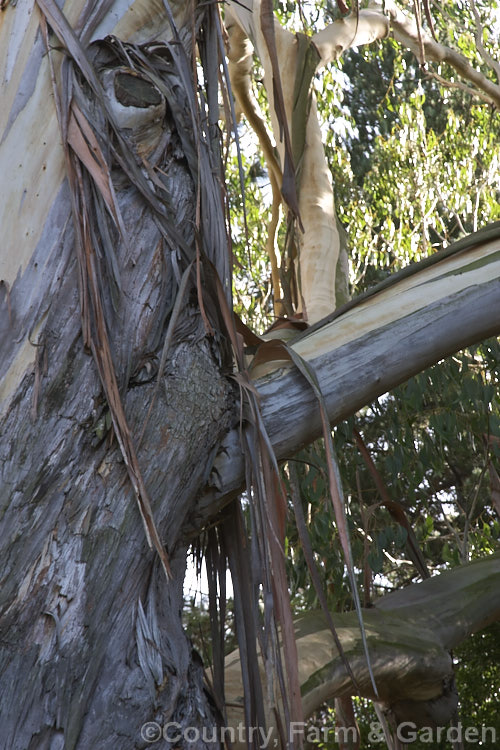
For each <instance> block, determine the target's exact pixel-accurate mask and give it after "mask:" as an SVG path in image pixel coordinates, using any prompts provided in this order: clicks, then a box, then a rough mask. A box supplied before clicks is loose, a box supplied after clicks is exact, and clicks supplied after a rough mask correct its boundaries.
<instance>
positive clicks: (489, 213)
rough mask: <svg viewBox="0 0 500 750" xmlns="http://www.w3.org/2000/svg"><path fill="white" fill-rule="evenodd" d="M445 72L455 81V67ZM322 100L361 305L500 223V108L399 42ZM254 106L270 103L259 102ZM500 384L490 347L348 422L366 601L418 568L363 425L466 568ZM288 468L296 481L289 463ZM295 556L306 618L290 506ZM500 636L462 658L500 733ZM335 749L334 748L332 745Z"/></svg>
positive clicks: (331, 579)
mask: <svg viewBox="0 0 500 750" xmlns="http://www.w3.org/2000/svg"><path fill="white" fill-rule="evenodd" d="M476 4H477V7H478V11H479V13H480V14H481V17H482V20H483V24H484V28H485V30H486V29H489V28H491V25H492V17H493V15H492V14H494V13H495V12H498V3H497V2H493V3H480V2H477V3H476ZM275 8H276V10H277V12H278V16H279V18H280V20H281V21H282V22H283V23H286V24H288V25H289V26H290V25H295V26H296V27H297V28H303V27H304V26H305V27H306V28H307V29H310V30H315V29H316V28H321V27H322V26H323V25H324V24H325V21H331V20H333V19H334V18H336V17H338V10H337V8H336V4H335V3H334V2H331V1H330V0H327V1H326V2H316V3H305V2H303V3H302V4H301V5H300V6H299V4H297V3H290V2H275ZM433 8H434V9H435V13H436V17H435V25H436V31H437V34H438V35H439V36H440V38H441V39H442V40H443V41H448V42H449V43H450V44H453V45H454V46H455V47H456V48H458V49H459V50H460V51H461V52H462V53H463V54H464V55H465V56H466V57H468V58H469V59H471V60H473V62H474V64H476V66H477V67H478V68H481V69H482V70H483V72H484V73H485V74H486V75H488V76H492V73H491V70H489V69H488V68H487V67H486V65H485V64H484V60H483V59H481V57H480V56H479V55H478V52H477V46H476V41H475V39H474V35H473V27H472V23H471V16H470V14H469V11H468V7H467V9H466V7H465V5H464V4H463V3H449V2H446V3H445V4H444V5H443V6H442V7H440V8H439V9H436V8H437V6H433ZM301 10H302V11H303V12H302V13H301V12H300V11H301ZM491 38H492V35H491V34H490V35H488V34H486V31H485V32H484V34H483V41H484V44H485V47H486V50H487V51H489V52H490V53H491V54H494V55H495V54H496V55H498V50H493V49H492V43H491V41H490V40H491ZM434 72H436V73H437V74H438V75H440V76H442V77H443V78H445V79H446V78H447V79H448V80H450V81H451V82H452V83H454V82H455V77H454V74H453V73H452V72H451V71H450V70H447V69H446V68H445V67H440V66H437V67H435V68H434ZM315 89H316V93H317V98H318V109H319V113H320V117H321V118H322V126H323V133H324V142H325V149H326V156H327V159H328V163H329V166H330V169H331V172H332V177H333V182H334V190H335V198H336V206H337V213H338V216H339V218H340V220H341V222H342V225H343V226H344V228H345V229H346V230H347V233H348V237H349V251H350V281H351V290H352V293H353V294H357V293H360V292H362V291H364V290H365V289H367V288H369V287H370V286H371V285H373V284H374V283H376V282H377V281H379V280H380V279H382V278H384V277H386V276H387V275H389V274H391V273H393V272H394V271H397V270H399V269H400V268H401V267H403V266H405V265H407V264H409V263H412V262H415V261H417V260H419V259H420V258H422V257H424V256H426V255H428V254H430V253H432V252H435V251H436V250H437V249H439V248H440V247H442V246H446V245H447V244H449V243H450V242H452V241H454V240H455V239H457V238H459V237H461V236H463V235H465V234H467V233H469V232H472V231H474V230H476V229H479V228H481V227H483V226H485V225H486V224H488V223H490V222H493V221H495V220H497V219H500V204H499V198H500V183H499V179H498V173H499V168H500V118H499V117H498V114H497V113H496V112H494V111H492V109H491V107H490V106H489V105H488V104H485V103H484V102H482V101H481V100H480V99H477V98H475V99H471V97H470V96H469V94H468V93H466V92H465V91H463V90H462V89H460V88H456V87H453V88H449V87H447V86H445V85H443V83H442V82H441V80H438V79H436V78H435V77H432V76H431V75H429V73H428V71H424V70H421V69H420V68H419V66H418V65H417V63H416V61H415V59H414V57H413V56H412V55H411V54H410V53H409V52H406V51H404V50H403V51H402V50H401V49H400V48H399V47H398V46H397V45H396V44H395V42H394V41H392V40H390V39H389V40H385V41H384V42H383V43H380V44H375V45H373V46H371V47H369V48H366V49H363V50H352V51H350V52H349V53H348V54H346V55H345V56H344V60H343V61H342V62H341V63H339V65H338V66H332V67H331V69H330V70H328V71H325V72H324V73H322V74H321V76H318V77H317V79H316V80H315ZM256 94H257V96H259V97H260V99H261V104H262V105H263V106H264V107H265V102H264V100H263V99H262V92H261V91H258V90H257V91H256ZM245 132H246V131H245V125H244V124H242V125H241V126H240V134H241V137H242V138H243V140H244V150H243V155H242V156H243V173H244V182H245V198H246V203H245V205H246V216H247V225H248V238H247V237H246V235H245V225H244V220H243V213H242V201H241V191H240V177H239V174H238V169H237V159H236V152H235V150H234V147H232V149H231V150H230V156H229V158H228V181H227V191H228V197H229V204H230V208H231V232H232V237H233V254H234V268H235V281H234V300H235V309H236V311H237V312H238V313H239V314H240V315H241V317H242V318H243V319H244V320H245V321H246V322H248V323H249V325H251V327H253V328H254V329H256V330H258V331H262V330H263V329H264V328H265V327H266V326H267V324H268V323H269V321H270V320H271V317H272V310H271V306H270V281H269V279H270V269H269V262H268V259H267V258H266V257H265V255H264V252H263V249H264V247H265V241H266V232H267V222H268V221H269V214H270V209H269V199H270V198H269V189H268V184H267V176H266V172H265V167H264V165H263V163H262V161H261V158H260V157H259V154H258V150H257V147H256V145H255V141H254V140H252V138H251V137H249V136H248V135H246V136H245ZM281 241H282V246H283V238H281ZM485 314H488V311H485ZM396 354H397V353H396ZM369 364H370V363H367V367H369ZM499 381H500V345H499V342H498V340H490V341H486V342H483V343H481V344H480V345H478V346H475V347H471V348H470V349H468V350H464V351H463V352H461V353H458V354H456V355H454V356H452V357H449V358H447V359H445V360H443V361H442V362H440V363H438V364H437V365H435V366H434V367H431V368H429V369H428V370H426V371H424V372H422V373H420V374H419V375H417V376H415V377H414V378H411V379H410V380H408V381H407V382H406V383H404V384H402V385H400V386H399V387H398V388H395V389H394V390H393V391H391V392H390V393H388V394H385V395H384V396H383V397H380V398H379V399H377V400H376V401H375V402H374V403H372V404H371V405H370V406H368V407H366V408H364V409H363V410H361V411H360V412H359V413H358V414H357V415H356V417H355V418H351V419H350V420H348V421H346V422H345V423H343V424H341V425H339V426H338V427H337V428H336V430H335V446H336V450H337V454H338V456H339V463H340V471H341V476H342V483H343V489H344V493H345V496H346V499H347V504H348V508H349V524H350V532H351V540H352V549H353V555H354V558H355V563H356V566H357V570H358V571H359V587H360V590H361V591H362V593H363V595H364V600H365V602H366V603H368V602H369V601H370V600H371V598H372V597H374V596H376V595H378V594H383V593H385V592H386V591H387V590H391V589H393V588H397V587H400V586H404V585H407V584H408V583H410V582H412V581H414V580H416V579H417V573H416V571H415V569H414V567H413V564H412V563H411V561H410V558H409V557H408V555H407V553H406V542H407V532H406V530H405V529H404V528H403V527H402V526H401V525H400V524H399V523H398V522H397V521H396V520H394V517H393V516H391V515H390V514H389V512H388V510H387V508H386V507H385V506H384V504H383V502H382V501H383V498H382V497H381V494H380V492H379V490H378V489H377V486H376V483H375V478H374V475H373V473H372V472H371V471H370V470H369V468H368V467H367V465H366V463H365V461H364V460H363V458H362V456H361V454H360V451H359V447H358V446H357V444H356V440H355V437H354V433H353V428H354V427H356V428H357V430H358V431H359V433H360V434H361V436H362V439H363V441H364V444H365V446H366V448H367V450H368V453H369V454H370V456H371V459H372V460H373V463H374V465H375V467H376V470H377V472H378V476H379V478H380V480H381V482H382V484H383V485H384V487H385V490H386V493H387V495H388V497H389V498H390V499H391V500H392V501H395V502H397V503H399V505H400V507H401V508H402V510H403V511H404V513H405V516H406V518H407V519H408V521H409V523H410V525H411V528H412V529H413V531H414V533H415V536H416V539H417V541H418V543H419V545H420V547H421V549H422V550H423V552H424V556H425V558H426V561H427V563H428V566H429V568H430V570H431V571H437V570H439V569H442V568H444V567H448V566H456V565H460V564H462V563H464V562H465V561H467V560H469V559H472V558H475V557H480V556H484V555H486V554H490V553H491V552H493V551H494V550H496V549H499V547H500V524H499V519H498V514H497V512H496V511H495V508H494V505H493V503H492V496H491V486H490V476H489V462H490V461H491V462H492V463H493V465H494V466H496V469H497V471H498V472H499V473H500V397H499V395H498V394H499V385H500V382H499ZM293 460H294V463H295V466H296V467H297V469H298V474H299V490H300V495H301V498H302V504H303V509H304V515H305V518H306V521H307V524H308V528H309V533H310V537H311V542H312V547H313V550H314V554H315V560H316V564H317V566H318V570H319V574H320V578H321V580H322V583H323V587H324V590H325V591H326V593H327V597H328V601H329V605H330V607H331V608H332V610H337V611H340V610H343V609H348V608H351V607H352V597H351V593H350V591H349V586H348V584H347V579H346V576H345V572H344V562H343V558H342V553H341V551H340V544H339V540H338V535H337V531H336V527H335V523H334V518H333V513H332V509H331V503H330V501H329V498H328V474H327V467H326V457H325V451H324V446H323V444H322V442H321V441H318V442H317V443H316V444H314V445H312V446H309V447H308V448H306V449H304V450H303V451H301V452H300V453H299V454H298V455H297V456H295V457H294V459H293ZM284 472H285V473H284V478H285V481H288V477H287V474H286V467H285V470H284ZM288 489H289V490H290V488H289V487H288ZM286 553H287V556H288V573H289V581H290V589H291V594H292V600H293V605H294V607H295V608H296V611H297V612H299V611H301V610H305V609H311V608H314V607H318V606H319V602H318V599H317V596H316V593H315V591H314V589H313V588H312V586H311V582H310V576H309V573H308V570H307V566H306V562H305V558H304V554H303V550H302V547H301V545H300V542H299V535H298V532H297V528H296V525H295V523H294V521H293V513H292V510H291V503H290V513H289V523H288V525H287V529H286ZM499 635H500V631H499V626H498V624H497V625H494V626H491V627H490V628H489V629H487V630H485V631H484V632H483V633H482V634H478V635H476V636H474V637H473V638H472V639H469V640H468V641H467V642H466V643H465V644H463V646H461V647H460V649H458V650H457V652H456V654H455V656H456V660H457V684H458V689H459V694H460V697H461V712H462V713H461V720H462V722H463V723H464V725H466V726H478V725H480V724H484V725H487V726H496V727H497V730H498V734H499V736H500V726H499V724H498V719H497V718H495V717H496V713H495V710H494V707H495V701H496V702H498V695H497V694H496V695H493V698H494V699H495V701H494V700H493V698H492V697H491V696H492V690H494V689H495V688H492V686H496V689H497V690H498V685H499V684H500V672H499V669H498V664H500V658H499V657H500V652H499V648H500V647H499V643H500V638H499ZM488 691H489V692H488ZM356 708H357V715H358V720H359V723H360V727H361V732H362V737H363V743H362V746H363V747H365V746H366V747H369V746H370V744H369V741H368V736H369V732H370V724H371V722H377V718H376V716H375V714H374V713H373V709H372V708H371V707H370V705H369V704H368V702H366V701H362V700H357V703H356ZM317 721H318V722H323V724H325V722H326V723H328V722H330V723H331V724H333V715H332V713H331V710H330V709H325V711H324V712H323V713H322V714H321V716H319V717H317ZM324 746H325V747H326V748H334V747H336V745H335V743H334V742H330V741H329V740H327V741H326V742H325V743H324ZM374 746H376V745H374ZM432 746H433V747H435V748H441V747H443V748H444V747H445V746H446V744H443V743H441V744H439V743H437V744H433V745H432ZM412 747H415V748H416V750H420V748H423V747H429V744H428V743H427V744H423V743H416V744H414V745H412Z"/></svg>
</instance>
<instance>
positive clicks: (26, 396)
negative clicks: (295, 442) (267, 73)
mask: <svg viewBox="0 0 500 750" xmlns="http://www.w3.org/2000/svg"><path fill="white" fill-rule="evenodd" d="M21 10H22V9H19V12H20V11H21ZM14 12H16V9H14V8H12V7H9V8H8V9H7V11H6V13H7V14H11V15H8V16H6V17H5V18H6V19H7V21H9V22H10V21H12V14H14ZM35 28H36V26H35ZM11 38H12V37H11ZM51 41H52V42H53V41H54V40H51ZM42 53H43V48H42V47H41V46H40V39H39V38H38V41H37V42H36V43H35V46H34V48H33V50H32V57H33V60H35V59H36V60H37V61H38V62H37V65H35V66H34V67H33V65H31V67H30V66H28V68H27V73H26V80H25V84H26V88H25V89H24V93H26V91H30V90H31V92H32V98H31V99H30V100H29V102H25V107H26V104H28V109H30V108H32V106H33V102H32V99H37V100H38V101H39V102H43V107H46V106H47V104H46V102H47V100H49V101H50V107H51V108H52V110H51V119H50V122H48V123H45V122H44V123H41V124H40V126H39V127H40V128H43V127H44V126H45V125H46V126H47V131H46V133H45V135H46V141H47V142H50V143H51V144H52V147H53V148H54V149H55V154H51V160H52V161H51V162H50V163H45V165H44V166H45V167H47V166H48V168H49V171H50V173H51V175H50V179H49V180H48V182H49V184H50V186H51V189H48V186H47V184H46V183H44V179H46V178H45V173H44V172H42V174H41V175H39V174H38V165H37V163H35V162H34V160H33V156H34V154H33V148H32V146H31V140H30V139H31V138H32V131H31V130H30V129H29V128H28V127H27V126H26V123H25V122H23V120H22V117H23V113H22V112H21V114H20V112H19V109H17V110H16V106H14V105H13V108H12V111H11V116H10V119H9V121H8V122H7V124H5V121H4V123H3V124H4V126H5V130H4V133H3V141H2V143H3V150H2V151H1V152H0V156H1V158H2V161H3V163H4V164H7V165H9V164H11V165H12V163H13V161H12V160H14V161H17V163H18V165H19V166H18V169H19V170H21V173H22V177H21V178H20V177H19V176H18V175H19V173H18V172H16V174H15V175H13V180H14V178H15V180H16V181H17V182H16V184H14V182H13V184H12V191H11V194H10V196H9V205H8V206H7V213H6V214H5V217H4V218H5V223H4V221H3V220H2V226H3V227H4V228H5V227H10V225H11V224H12V217H13V216H17V217H18V224H17V225H16V231H13V232H7V243H8V245H7V252H6V255H5V258H4V261H5V262H4V263H3V268H2V279H3V281H4V283H3V284H1V285H0V306H1V316H0V341H1V354H0V377H1V380H2V391H1V398H2V401H1V407H0V434H1V435H2V441H1V443H0V466H1V478H2V482H1V490H0V493H1V494H0V503H1V515H0V517H1V534H0V550H1V551H0V555H1V559H2V560H3V566H2V585H1V590H0V628H1V636H0V638H1V641H0V647H1V650H0V674H1V675H2V699H1V702H0V723H1V726H2V746H4V747H8V748H9V749H10V750H26V749H27V748H29V749H32V748H33V750H34V749H35V748H36V750H45V749H47V750H49V748H50V750H56V748H57V749H59V748H65V750H73V748H82V749H83V750H88V748H95V749H96V750H97V749H98V748H110V747H113V748H124V749H125V748H126V749H127V750H130V748H131V747H138V748H139V747H146V746H150V744H151V742H152V741H153V740H157V739H159V738H158V736H157V735H155V732H156V727H155V726H154V725H153V726H150V727H149V729H148V728H147V727H146V729H145V730H144V731H143V732H142V736H141V728H142V727H143V725H144V724H145V723H146V722H153V721H157V722H158V723H159V725H161V726H163V725H164V724H165V723H167V722H169V721H172V722H178V723H179V725H180V726H181V727H188V726H189V727H197V726H202V725H203V726H212V725H214V724H215V716H214V712H213V710H212V708H211V705H210V703H209V702H208V699H207V696H206V694H205V692H204V689H203V685H202V677H203V675H202V668H201V664H200V663H199V659H197V658H196V657H195V656H194V655H193V653H192V650H191V646H190V643H189V640H188V639H187V637H186V635H185V634H184V632H183V629H182V621H181V619H182V607H183V595H182V584H183V577H184V569H185V560H186V549H187V545H186V542H185V541H184V540H183V537H182V528H183V525H184V524H185V521H186V518H187V517H188V516H189V515H190V514H192V512H193V511H194V508H195V507H196V499H197V495H198V493H199V491H200V488H201V487H203V486H204V485H205V483H206V481H207V477H208V474H209V472H210V470H211V467H212V463H213V460H214V458H215V455H216V453H217V448H218V445H219V444H220V441H221V438H222V436H223V435H224V433H225V432H226V431H227V430H228V429H229V428H230V427H233V426H234V423H235V416H234V413H235V404H236V398H235V392H234V389H233V387H232V386H231V385H230V382H229V380H228V379H227V377H226V375H225V374H224V373H223V372H222V370H223V367H222V364H221V360H222V359H223V357H222V355H221V353H220V347H219V346H218V345H217V338H216V337H208V336H207V333H206V330H207V328H206V324H205V321H204V320H203V318H202V316H201V314H200V311H199V306H198V299H197V294H196V289H195V288H194V287H193V286H192V285H191V287H188V292H187V294H186V298H185V300H184V302H183V305H182V310H181V313H180V315H179V318H178V320H177V323H176V326H175V334H174V339H173V341H172V343H171V345H170V348H169V351H168V358H167V362H166V367H165V371H164V373H163V376H162V378H161V379H160V382H159V389H158V391H157V393H156V396H155V400H154V408H153V409H152V410H151V414H150V416H149V418H148V419H147V424H146V427H145V430H144V434H143V435H142V438H141V433H142V431H143V427H144V425H145V422H146V415H147V412H148V409H149V406H150V404H151V402H152V399H153V394H154V393H155V389H156V372H157V370H158V366H159V365H158V362H159V359H160V356H161V352H162V348H163V344H164V340H165V332H166V328H167V324H168V315H169V311H170V310H171V308H172V304H173V302H174V298H175V292H176V286H177V282H176V275H177V279H178V277H179V275H180V273H179V271H180V272H182V270H183V267H185V266H186V261H185V259H184V258H183V257H181V254H180V252H179V249H178V248H176V247H172V246H171V245H170V244H169V243H168V242H166V241H165V234H164V232H163V233H162V231H160V228H159V225H160V223H161V222H160V220H159V218H158V216H157V215H156V214H155V212H154V211H153V210H152V209H151V207H150V205H148V203H147V201H146V200H145V199H144V197H143V196H142V195H141V194H140V192H139V191H138V190H137V189H136V188H135V187H133V186H131V184H130V182H129V181H127V180H124V179H123V178H121V181H120V182H119V183H116V181H115V187H116V185H117V184H120V185H121V188H120V189H118V188H117V202H118V205H119V208H120V212H121V216H122V218H123V223H124V228H125V237H126V238H127V241H126V243H124V242H123V241H122V240H121V239H120V238H119V235H118V233H117V232H115V233H114V235H113V236H112V237H111V244H112V245H113V248H114V251H115V254H116V265H117V267H118V269H119V274H118V275H119V280H120V285H121V289H120V290H119V294H118V295H117V296H116V297H115V298H114V299H113V297H112V295H111V293H110V292H109V293H108V291H106V290H107V289H110V286H108V287H106V276H105V274H104V275H103V276H102V278H100V279H99V280H98V282H99V284H100V288H101V291H102V293H103V301H104V306H105V312H106V323H107V329H108V336H109V341H110V346H111V351H112V353H113V360H114V368H115V372H116V374H117V379H118V385H119V387H120V393H121V398H122V402H123V406H124V410H125V414H126V419H127V423H128V427H129V429H130V433H131V436H132V441H133V443H134V444H135V448H136V451H137V456H138V462H139V466H140V468H141V471H142V475H143V479H144V483H145V486H146V487H147V491H148V495H149V498H150V500H151V506H152V511H153V516H154V519H155V521H156V525H157V528H158V531H159V535H160V538H161V540H162V541H163V543H164V545H165V548H166V551H167V553H168V555H169V558H170V564H171V568H172V575H173V577H172V580H170V581H169V582H167V581H166V579H165V576H164V573H163V570H162V567H161V565H160V564H159V562H158V558H157V555H156V553H155V552H153V551H152V550H151V549H150V548H149V547H148V544H147V541H146V535H145V531H144V526H143V522H142V520H141V515H140V513H139V510H138V507H137V503H136V500H135V498H134V492H133V490H132V486H131V482H130V479H129V475H128V473H127V468H126V466H125V463H124V461H123V458H122V453H121V451H120V449H119V447H118V445H117V442H116V439H114V437H113V433H112V430H111V429H110V426H111V416H110V412H109V407H108V405H107V402H106V398H105V397H104V395H103V389H102V386H101V382H100V379H99V377H98V373H97V368H96V363H95V361H94V358H93V357H92V356H90V355H89V354H88V353H87V352H86V351H85V350H84V345H83V339H82V328H81V299H82V298H85V289H83V291H82V282H81V279H80V291H79V276H80V275H81V267H80V266H79V264H78V261H77V254H76V253H75V246H76V244H77V243H76V238H75V230H74V225H73V219H72V206H71V200H70V186H69V184H68V182H67V181H66V180H64V181H63V182H61V176H62V174H63V172H62V168H61V167H62V163H63V161H62V153H61V149H60V146H59V145H58V144H57V140H58V136H57V130H54V128H56V127H57V126H56V123H55V116H54V110H53V101H52V97H51V95H50V91H51V84H50V75H49V69H48V64H47V58H46V57H44V58H43V60H42ZM16 77H17V78H18V80H17V82H16V81H15V80H14V85H15V86H18V85H19V77H18V76H17V74H16ZM19 91H21V89H19V90H18V95H20V94H19ZM33 91H35V93H36V96H34V95H33ZM40 91H42V92H44V95H43V96H42V95H40ZM21 93H22V92H21ZM6 101H9V102H11V103H12V102H14V101H15V98H14V97H12V98H11V99H10V100H9V98H8V97H7V98H6ZM170 104H171V105H172V107H173V105H174V102H172V101H171V102H170ZM176 104H177V105H178V102H177V103H176ZM40 106H42V104H40ZM34 126H35V122H34V120H32V122H31V128H33V127H34ZM37 127H38V126H37ZM16 128H17V137H18V142H17V145H16V149H17V151H16V153H17V156H15V155H14V156H13V154H12V145H11V144H9V143H8V139H9V137H10V136H9V134H12V133H15V132H16ZM191 137H193V134H192V133H191ZM163 138H164V139H165V144H166V146H165V151H164V153H165V154H166V157H165V160H164V161H163V162H162V163H161V164H160V166H161V169H162V172H161V174H162V179H163V182H164V185H165V186H166V188H167V189H168V193H169V202H170V204H171V205H172V206H175V209H176V210H175V215H174V217H173V220H174V221H173V223H174V225H175V226H174V227H173V230H175V231H176V232H177V234H178V236H179V237H180V238H181V239H182V241H183V243H184V247H185V248H187V252H188V253H189V254H190V256H191V257H193V258H194V257H195V231H194V228H195V226H196V215H195V207H196V185H195V181H194V180H193V170H192V168H190V166H189V164H188V161H187V160H186V155H185V153H184V151H183V139H185V138H186V133H185V132H182V133H180V132H179V126H178V123H176V116H175V115H172V116H170V117H169V116H168V110H167V117H166V118H165V122H164V132H163ZM7 146H9V148H7ZM40 150H41V152H42V154H43V151H44V147H43V146H40ZM42 158H43V156H42ZM215 159H216V156H215V158H214V163H216V162H215ZM114 168H116V164H115V165H114ZM213 173H214V178H213V185H209V186H208V190H209V191H210V194H211V195H212V196H215V197H214V198H213V204H214V205H215V209H213V205H212V204H210V206H209V209H210V210H212V214H213V215H212V216H211V218H210V219H209V221H212V222H214V223H217V222H219V225H220V230H221V234H222V235H224V217H223V209H222V204H221V203H220V202H219V204H218V203H217V200H218V198H217V196H219V195H220V191H219V190H218V185H219V184H220V183H219V182H218V181H217V180H218V177H217V174H218V173H217V169H216V168H214V170H213ZM3 174H4V175H5V174H7V172H5V171H4V172H3ZM115 176H116V175H115ZM38 180H40V181H41V182H40V185H39V186H38V187H37V186H35V183H36V182H37V181H38ZM21 182H23V184H24V187H23V189H22V190H21V189H18V188H19V185H20V184H21ZM89 195H91V192H90V193H89ZM27 203H29V204H30V205H31V206H32V209H31V210H33V211H34V210H35V207H38V208H37V211H38V213H37V217H38V219H40V221H41V220H42V219H43V223H42V224H41V225H39V226H34V227H33V228H31V227H27V230H26V233H24V232H23V227H22V226H20V224H19V216H20V214H22V212H23V211H24V210H25V207H26V204H27ZM40 205H42V209H40ZM205 205H206V204H205ZM214 211H215V214H214ZM27 218H29V217H27ZM93 218H94V224H95V226H94V227H92V231H95V232H96V233H98V234H99V233H102V225H101V224H100V223H99V222H100V221H101V220H102V215H94V217H93ZM38 219H37V221H38ZM160 219H161V217H160ZM205 227H206V224H204V228H205ZM28 230H29V231H28ZM31 230H33V231H31ZM220 244H221V246H220V253H221V257H222V256H225V257H227V248H226V247H225V246H224V245H223V244H222V243H220ZM212 262H214V260H213V259H212ZM99 263H100V264H101V265H100V266H99ZM214 265H216V264H215V263H214ZM104 266H105V263H104V260H103V258H99V259H98V265H97V267H98V268H101V267H104ZM223 266H224V263H222V264H221V265H220V267H223ZM220 267H219V270H220ZM209 313H210V311H209ZM212 323H213V320H212ZM216 334H217V331H216ZM236 418H237V417H236ZM205 520H206V519H205ZM202 522H203V519H200V523H202ZM148 731H149V732H150V734H149V735H148V733H147V732H148ZM197 744H199V745H200V746H201V745H203V744H204V742H203V739H200V741H199V743H197Z"/></svg>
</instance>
